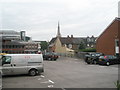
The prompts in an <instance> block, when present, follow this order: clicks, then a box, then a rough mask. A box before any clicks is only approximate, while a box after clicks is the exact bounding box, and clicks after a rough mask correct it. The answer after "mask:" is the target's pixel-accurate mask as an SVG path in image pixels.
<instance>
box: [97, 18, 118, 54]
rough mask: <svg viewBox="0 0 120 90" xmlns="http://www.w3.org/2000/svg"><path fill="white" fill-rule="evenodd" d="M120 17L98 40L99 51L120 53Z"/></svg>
mask: <svg viewBox="0 0 120 90" xmlns="http://www.w3.org/2000/svg"><path fill="white" fill-rule="evenodd" d="M119 47H120V18H115V19H114V20H113V21H112V23H111V24H110V25H109V26H108V27H107V28H106V29H105V30H104V31H103V33H102V34H101V35H100V36H99V37H98V39H97V41H96V49H97V52H101V53H104V54H107V55H120V48H119Z"/></svg>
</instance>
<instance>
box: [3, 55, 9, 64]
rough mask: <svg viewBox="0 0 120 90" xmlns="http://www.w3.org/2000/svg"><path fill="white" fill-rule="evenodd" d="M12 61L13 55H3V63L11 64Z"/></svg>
mask: <svg viewBox="0 0 120 90" xmlns="http://www.w3.org/2000/svg"><path fill="white" fill-rule="evenodd" d="M10 63H11V56H3V57H2V65H3V64H10Z"/></svg>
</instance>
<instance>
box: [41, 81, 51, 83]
mask: <svg viewBox="0 0 120 90" xmlns="http://www.w3.org/2000/svg"><path fill="white" fill-rule="evenodd" d="M41 83H49V81H44V82H41Z"/></svg>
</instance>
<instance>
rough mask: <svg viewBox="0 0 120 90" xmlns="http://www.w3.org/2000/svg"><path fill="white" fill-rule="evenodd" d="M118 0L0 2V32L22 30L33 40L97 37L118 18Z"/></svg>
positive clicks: (13, 0) (9, 0)
mask: <svg viewBox="0 0 120 90" xmlns="http://www.w3.org/2000/svg"><path fill="white" fill-rule="evenodd" d="M118 1H119V0H0V3H1V5H0V6H1V8H0V9H1V10H0V11H1V12H0V15H1V18H0V20H2V27H1V29H2V30H4V29H5V30H6V29H7V30H15V31H21V30H25V31H26V34H27V35H28V36H31V37H32V39H33V40H46V41H48V40H51V38H52V37H55V36H56V34H57V24H58V21H59V22H60V30H61V34H62V36H64V37H66V36H67V35H71V34H72V35H73V36H75V37H87V36H92V35H94V36H99V35H100V34H101V33H102V32H103V31H104V29H105V28H106V27H107V26H108V25H109V24H110V23H111V22H112V21H113V19H115V17H117V16H118ZM0 22H1V21H0Z"/></svg>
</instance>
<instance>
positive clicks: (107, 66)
mask: <svg viewBox="0 0 120 90" xmlns="http://www.w3.org/2000/svg"><path fill="white" fill-rule="evenodd" d="M99 67H103V68H104V67H108V66H99Z"/></svg>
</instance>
